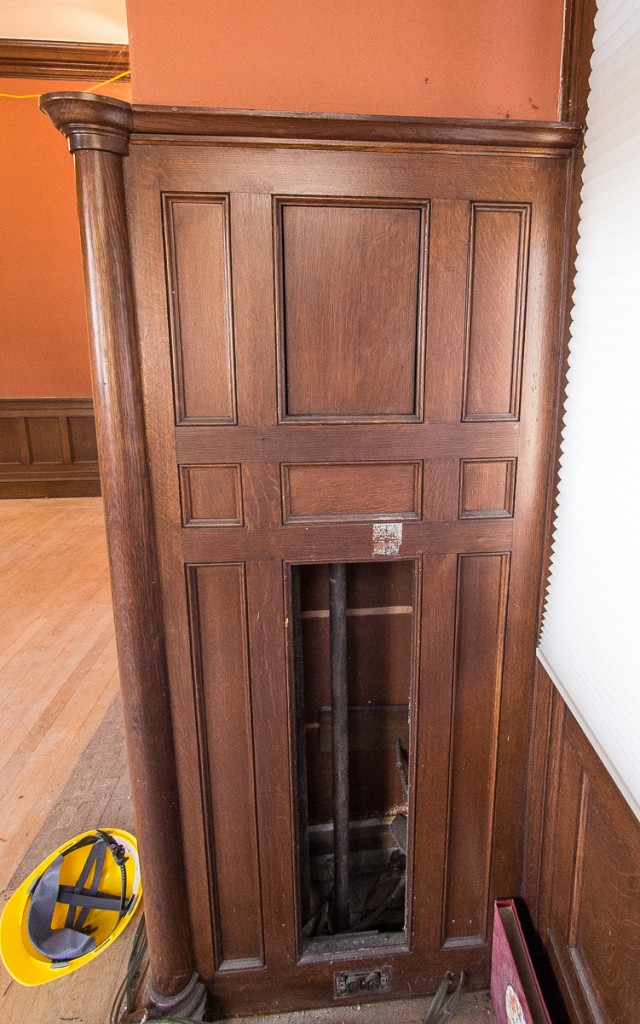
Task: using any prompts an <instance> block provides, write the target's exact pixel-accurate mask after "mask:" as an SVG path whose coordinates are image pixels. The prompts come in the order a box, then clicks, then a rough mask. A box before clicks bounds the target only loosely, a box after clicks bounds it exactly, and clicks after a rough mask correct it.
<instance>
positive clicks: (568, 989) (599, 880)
mask: <svg viewBox="0 0 640 1024" xmlns="http://www.w3.org/2000/svg"><path fill="white" fill-rule="evenodd" d="M536 683H537V687H536V701H535V714H534V719H533V730H532V738H533V746H532V757H531V760H530V784H529V813H528V840H527V862H526V869H525V896H526V899H527V904H528V907H529V910H530V913H531V917H532V920H533V924H534V926H535V928H536V930H537V933H538V936H539V937H540V940H541V942H542V945H543V947H544V951H545V954H546V958H547V962H548V964H549V966H550V967H551V970H552V972H553V974H554V976H555V982H556V984H557V987H558V989H559V991H560V994H561V996H562V1000H563V1002H564V1006H565V1009H566V1011H567V1015H568V1017H569V1019H570V1021H571V1024H613V1022H618V1021H619V1022H622V1021H637V1020H640V972H639V971H638V964H639V963H640V822H639V821H638V819H637V818H636V816H635V814H634V813H633V811H632V810H631V808H630V807H629V805H628V803H627V802H626V800H625V799H624V798H623V796H622V795H621V793H620V791H619V790H618V788H617V786H616V785H615V783H614V782H613V780H612V778H611V776H610V775H609V773H608V771H607V769H606V768H605V766H604V765H603V763H602V761H601V760H600V758H599V757H598V756H597V754H596V752H595V750H594V749H593V746H592V745H591V743H590V742H589V740H588V739H587V737H586V736H585V734H584V732H583V731H582V729H581V728H580V726H579V725H578V723H577V721H576V720H575V718H574V717H573V715H572V714H571V712H570V711H569V709H568V707H567V705H566V704H565V702H564V701H563V699H562V697H561V695H560V694H559V692H558V691H557V689H556V688H555V687H554V685H553V683H552V681H551V679H550V678H549V676H548V675H547V673H546V672H545V670H544V668H543V667H542V666H541V665H538V671H537V680H536Z"/></svg>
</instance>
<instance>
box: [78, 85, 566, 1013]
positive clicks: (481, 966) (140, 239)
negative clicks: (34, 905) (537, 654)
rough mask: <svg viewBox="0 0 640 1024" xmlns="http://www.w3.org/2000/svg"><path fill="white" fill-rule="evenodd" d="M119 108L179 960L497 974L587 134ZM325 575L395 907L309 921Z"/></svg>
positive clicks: (416, 979)
mask: <svg viewBox="0 0 640 1024" xmlns="http://www.w3.org/2000/svg"><path fill="white" fill-rule="evenodd" d="M108 102H109V103H110V104H111V106H113V102H114V101H108ZM110 116H111V115H110ZM118 116H119V117H120V118H123V117H125V116H129V115H125V114H123V113H120V114H118ZM133 128H134V131H133V134H132V136H131V139H130V145H129V148H128V154H127V155H125V156H123V157H122V167H123V169H124V179H125V190H126V208H127V212H126V217H127V231H128V236H127V237H128V250H127V251H128V254H129V255H130V258H131V262H132V277H133V295H132V302H133V308H134V309H135V329H136V333H137V339H138V349H137V357H139V359H140V370H141V382H142V415H143V424H144V436H145V438H146V441H145V445H144V457H145V459H146V460H148V471H149V481H150V494H149V498H148V500H147V498H146V497H145V498H144V503H147V504H148V511H149V516H150V520H151V522H152V526H153V529H152V535H153V542H152V541H151V540H149V542H148V543H149V544H151V543H153V544H155V547H156V549H157V579H158V581H159V588H160V593H159V596H160V600H161V611H160V612H158V613H156V612H153V611H152V614H153V615H158V614H159V615H161V625H162V632H163V634H164V642H165V648H166V666H167V678H168V689H169V697H170V704H171V716H170V722H169V725H168V728H169V729H170V731H171V735H170V745H171V748H172V751H173V752H174V754H175V767H176V776H177V789H178V794H177V795H178V804H177V805H176V806H177V810H176V812H175V813H176V814H177V815H178V822H179V829H180V832H181V836H182V846H183V857H184V867H185V876H186V900H187V911H186V917H187V919H188V928H189V932H190V937H191V942H192V945H193V950H194V966H195V968H196V970H197V971H198V972H199V974H200V976H201V977H202V978H203V979H204V980H205V981H206V983H207V984H208V986H209V987H210V989H211V990H212V991H213V993H214V995H215V999H216V1001H217V1003H218V1005H219V1007H220V1008H221V1009H222V1010H223V1011H224V1012H226V1013H238V1012H243V1011H251V1010H257V1011H264V1010H270V1011H274V1010H276V1009H288V1008H300V1007H305V1006H321V1005H327V1004H329V1005H330V1004H333V1003H334V1000H335V999H336V998H338V999H342V1000H344V1001H345V1002H346V1003H348V1002H349V1001H353V1002H358V1001H361V1000H362V998H363V995H362V992H361V991H358V992H356V991H355V990H354V991H352V992H351V994H349V989H348V987H347V992H346V994H345V991H344V986H345V985H347V986H348V984H350V983H351V981H350V978H351V974H352V973H353V972H355V973H356V974H357V973H358V972H359V976H360V977H363V976H365V977H366V976H367V975H368V973H371V972H373V974H374V975H375V976H376V979H377V982H376V984H378V983H380V981H381V979H382V983H381V984H378V991H377V995H375V994H374V995H372V996H371V997H372V998H380V997H382V998H384V997H394V996H399V995H408V994H419V993H428V992H430V991H433V990H434V988H435V986H436V985H437V983H438V982H439V980H440V978H441V977H442V974H443V972H444V971H445V970H452V971H459V970H463V969H464V970H465V972H466V973H467V976H468V979H469V984H470V985H472V986H476V987H477V986H480V985H483V984H486V982H487V980H488V970H489V950H490V938H491V937H490V928H491V914H490V907H491V902H492V900H493V899H494V898H495V897H500V896H508V895H514V894H517V893H518V892H519V891H520V885H521V871H522V830H523V814H522V807H523V805H524V799H525V771H526V747H527V738H528V727H529V714H530V700H531V677H532V668H533V657H534V649H535V629H536V614H537V599H538V586H539V570H540V559H541V550H542V532H543V513H544V499H545V493H546V484H547V473H548V459H549V448H550V418H551V409H552V406H553V400H554V393H555V387H556V383H555V381H556V372H557V368H556V354H555V353H556V351H557V343H558V329H559V323H560V315H561V311H562V310H561V303H562V297H563V291H562V283H563V279H562V266H563V259H564V255H565V235H564V228H563V224H564V217H565V205H566V193H567V187H568V181H569V168H570V160H571V154H572V147H573V145H574V144H575V141H576V139H577V133H576V132H574V131H572V130H570V129H566V128H562V127H559V126H533V127H529V126H523V125H509V124H499V125H498V124H494V125H483V126H478V125H473V124H468V125H460V124H453V125H446V124H444V123H438V122H433V123H430V122H427V121H412V120H411V119H408V120H402V119H399V120H398V121H393V120H389V119H379V120H377V119H358V118H355V119H350V118H343V119H341V118H331V117H326V118H325V117H318V118H316V119H314V118H305V117H304V116H299V117H296V116H291V117H286V116H285V115H263V116H261V115H255V116H254V115H249V114H247V115H242V114H240V115H238V114H232V113H228V114H225V113H215V112H212V113H209V114H206V113H203V114H198V113H197V112H185V113H177V114H175V115H174V114H173V113H172V112H170V111H162V110H155V109H152V108H150V109H141V110H139V111H136V110H135V109H134V112H133ZM63 130H67V131H68V133H73V132H76V137H75V138H76V141H75V142H74V145H75V144H76V143H77V144H78V145H80V146H82V145H84V144H85V143H84V142H83V139H85V136H84V135H82V134H81V130H80V129H77V128H74V127H73V125H72V126H71V127H70V128H68V129H65V128H63ZM96 138H97V139H98V143H97V144H95V145H94V143H92V145H94V148H95V149H100V147H101V146H102V144H103V143H102V141H101V139H102V136H96ZM118 145H120V143H118ZM92 158H93V154H92ZM84 166H85V167H86V168H90V167H91V165H90V163H89V161H88V160H87V162H86V163H85V165H84ZM109 173H110V172H109ZM84 201H85V200H84V199H83V198H82V196H81V203H83V202H84ZM88 206H90V204H88ZM89 219H90V215H89ZM89 278H90V283H91V273H90V274H89ZM127 301H128V300H127ZM127 322H128V323H129V324H130V323H131V321H130V320H128V321H127ZM129 329H130V328H129ZM98 333H99V331H98ZM105 447H107V445H106V442H105ZM112 454H113V453H112ZM129 457H130V453H127V458H129ZM114 459H115V462H116V464H117V454H116V455H115V456H114ZM136 472H138V470H136ZM116 475H117V473H116ZM120 482H122V481H120ZM125 483H126V481H125ZM144 486H145V487H146V483H145V485H144ZM135 498H136V495H135V493H134V494H133V495H131V494H129V497H128V499H127V500H128V501H129V502H131V501H133V502H134V504H135ZM130 535H131V530H129V531H128V536H129V540H132V538H131V536H130ZM136 554H137V553H136ZM154 557H155V556H154ZM340 564H344V565H346V566H347V570H346V573H347V575H346V579H347V609H346V630H347V643H348V645H349V647H350V651H351V654H350V658H351V663H350V667H349V669H348V672H349V673H350V678H349V687H350V694H349V704H350V708H349V729H350V732H351V756H352V758H353V766H354V767H353V771H352V772H351V775H352V778H351V784H352V790H353V792H352V796H353V802H354V806H356V807H358V808H360V811H361V813H362V815H365V813H369V812H370V813H374V812H376V813H377V811H378V810H380V808H382V809H383V810H385V811H386V810H388V808H389V806H390V805H391V804H393V803H394V802H397V801H398V799H399V798H401V797H402V792H401V790H400V788H399V782H398V781H397V780H395V781H389V778H388V773H387V775H385V771H386V768H385V765H387V764H389V765H391V767H393V758H392V754H391V752H390V749H387V750H386V752H382V753H376V749H377V748H376V743H378V745H381V744H382V745H383V746H384V744H385V743H387V744H388V743H389V741H390V737H393V736H396V737H400V739H399V742H400V749H402V745H403V744H404V745H405V746H406V748H407V753H408V792H409V796H408V810H407V809H406V808H405V812H406V813H407V814H408V848H407V850H406V854H407V859H406V881H405V889H406V891H405V898H404V927H400V928H399V929H396V930H395V931H394V930H392V929H388V930H386V931H385V930H378V929H376V928H372V929H370V930H368V931H367V932H366V933H365V934H364V935H355V936H354V935H351V934H347V935H342V936H338V937H336V938H332V939H331V941H325V940H322V941H320V940H318V941H316V940H313V941H311V940H309V938H308V934H307V932H306V929H305V928H304V926H305V923H306V915H307V906H306V904H307V903H308V899H307V897H308V893H307V891H306V889H305V884H306V883H305V870H306V868H305V855H306V854H305V849H306V846H305V844H306V842H307V836H306V833H305V832H304V828H305V827H306V826H304V827H303V824H302V822H303V820H304V815H305V814H306V815H308V823H309V825H310V832H309V834H311V832H312V831H313V829H315V830H316V831H315V833H314V836H315V837H316V839H317V838H318V836H320V838H321V834H322V828H320V827H319V825H318V822H320V824H321V823H322V819H323V815H325V811H324V810H323V808H324V807H325V805H326V803H327V795H328V793H329V790H330V784H329V783H327V786H326V787H325V786H324V784H323V782H322V780H323V779H325V778H328V776H327V775H326V770H327V768H326V766H327V758H328V757H329V752H330V751H331V738H330V737H331V730H332V728H333V724H332V723H333V714H334V713H333V711H332V708H331V707H327V706H325V701H326V700H327V698H326V697H324V696H323V694H325V693H326V691H327V686H328V683H327V676H326V673H325V667H326V664H327V662H328V658H329V634H328V632H327V628H328V627H327V619H328V616H329V612H328V605H327V600H328V599H327V593H328V591H327V580H326V570H327V567H329V566H332V567H333V566H335V565H340ZM323 574H324V575H323ZM132 586H133V587H134V588H135V581H133V582H132ZM151 586H152V590H154V592H155V584H154V583H152V585H151ZM300 591H301V593H300ZM124 628H128V627H127V625H126V623H125V627H124ZM134 639H135V637H134ZM134 646H135V644H134ZM300 650H303V654H302V655H301V654H300ZM390 652H391V654H390ZM391 655H392V656H391ZM162 656H163V657H164V654H163V655H162ZM354 661H355V662H357V664H356V666H355V668H354V665H353V662H354ZM385 661H386V662H388V663H389V664H388V665H387V666H386V668H385V672H383V671H382V669H381V665H382V664H383V663H385ZM301 663H304V671H305V687H306V689H305V693H306V697H305V695H304V694H303V693H302V691H301V689H300V679H299V667H300V664H301ZM136 671H137V670H136ZM323 673H324V674H323ZM385 673H386V674H385ZM134 674H135V673H134ZM383 677H384V678H383ZM136 679H138V676H137V675H136ZM367 679H368V680H369V682H367V683H366V686H365V682H363V680H365V681H366V680H367ZM384 680H386V681H384ZM136 685H137V686H138V689H137V690H136V696H135V700H136V702H138V701H139V702H140V703H136V707H139V708H140V709H143V708H144V706H145V701H146V699H147V697H146V696H145V693H146V691H145V686H147V684H145V681H144V675H143V674H141V676H140V679H139V680H138V683H137V684H136ZM367 686H368V687H369V689H367ZM312 692H313V694H314V695H315V696H314V697H313V700H315V701H316V705H318V706H317V709H316V710H315V711H314V710H313V708H312V709H311V710H310V705H311V704H313V701H312V700H311V697H310V696H309V695H310V694H311V693H312ZM156 697H158V694H156ZM149 699H150V700H151V697H150V698H149ZM141 713H142V710H141ZM336 713H337V712H336ZM136 714H137V712H136ZM154 714H155V715H157V716H158V715H159V716H161V717H160V718H158V720H159V721H161V722H162V723H163V727H164V726H165V725H166V715H165V716H164V717H162V715H163V714H164V713H163V712H162V711H161V710H160V711H159V710H158V706H157V704H156V705H155V711H154ZM403 716H404V719H403ZM403 720H404V724H403ZM133 731H134V735H135V727H134V730H133ZM305 737H306V738H305ZM376 737H377V738H376ZM130 746H131V744H130ZM372 751H373V754H372ZM134 756H136V757H137V756H138V755H137V754H134ZM145 756H146V755H145ZM141 764H142V766H143V767H144V758H143V757H142V755H141ZM169 769H171V770H172V768H171V765H169ZM169 769H167V770H169ZM307 769H309V772H310V773H311V774H313V773H317V778H318V779H319V780H320V781H319V782H316V783H312V782H309V788H308V791H306V794H305V796H306V798H308V800H307V803H306V804H305V801H304V800H303V801H302V804H304V807H303V809H302V810H301V806H302V804H301V792H302V789H301V786H302V783H301V777H302V776H303V775H305V773H306V771H307ZM350 771H351V768H350ZM323 773H325V774H323ZM385 779H386V781H385ZM378 784H379V786H380V793H378V795H376V793H374V790H375V788H376V786H378ZM314 785H315V789H314ZM302 788H304V787H302ZM383 791H384V792H383ZM381 794H382V795H381ZM385 794H386V795H385ZM146 800H148V796H146V795H145V794H143V795H142V796H141V801H142V802H144V801H146ZM145 806H147V805H146V804H145ZM149 806H150V807H151V808H152V810H153V806H155V805H153V806H152V804H149ZM367 809H368V811H367ZM154 813H155V811H154ZM163 813H164V811H163ZM356 825H358V827H360V826H362V828H361V829H360V833H359V834H361V833H362V832H363V828H364V824H363V821H360V822H359V823H358V822H356ZM354 831H357V829H356V828H355V826H354ZM303 833H304V834H303ZM318 841H320V840H318ZM164 856H168V854H166V853H165V854H164ZM154 857H155V866H156V867H157V866H158V864H159V863H160V862H161V860H162V857H161V855H160V853H158V852H157V851H156V853H155V854H153V853H152V854H150V855H149V862H151V861H152V860H153V859H154ZM152 866H153V865H152ZM143 868H144V861H143ZM163 886H164V883H161V884H160V885H159V889H160V890H161V891H156V892H155V893H154V894H152V895H153V896H154V897H155V899H157V900H158V901H160V902H159V903H154V905H153V913H154V914H157V920H161V919H162V913H163V910H162V899H163V897H166V895H167V893H166V888H164V890H163ZM303 931H305V934H303ZM160 932H161V930H157V931H156V935H157V936H160V937H159V938H156V941H157V942H161V941H162V940H161V934H160ZM183 945H184V943H183ZM185 948H186V946H185ZM376 972H378V973H377V974H376ZM165 977H166V972H165ZM351 980H352V979H351ZM341 986H342V987H341Z"/></svg>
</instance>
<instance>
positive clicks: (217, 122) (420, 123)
mask: <svg viewBox="0 0 640 1024" xmlns="http://www.w3.org/2000/svg"><path fill="white" fill-rule="evenodd" d="M133 114H134V118H135V131H136V133H139V134H140V135H146V136H156V137H163V138H164V139H165V140H166V141H170V140H171V139H172V138H174V139H179V138H180V136H193V135H196V136H198V135H202V136H222V137H224V138H234V137H242V138H255V139H265V140H273V139H287V140H294V139H304V140H307V141H308V140H318V141H326V142H380V143H397V144H418V145H433V144H435V145H449V146H456V147H463V148H468V147H475V146H487V147H506V148H510V147H514V148H523V147H524V148H526V147H533V148H549V149H563V148H567V149H571V148H572V147H573V146H575V145H576V143H577V142H578V141H579V135H580V130H579V127H578V125H576V124H556V123H550V122H535V121H511V120H509V121H508V122H507V121H486V120H485V121H479V120H468V121H467V120H464V119H445V118H421V117H384V116H374V115H359V114H315V113H298V112H291V111H266V110H264V111H249V110H207V109H203V108H198V107H194V108H188V107H184V108H180V109H176V108H175V107H159V106H144V105H136V106H134V107H133Z"/></svg>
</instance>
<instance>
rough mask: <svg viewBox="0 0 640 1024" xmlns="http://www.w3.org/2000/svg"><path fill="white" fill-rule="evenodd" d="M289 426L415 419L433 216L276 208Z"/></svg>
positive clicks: (354, 208)
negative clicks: (303, 421)
mask: <svg viewBox="0 0 640 1024" xmlns="http://www.w3.org/2000/svg"><path fill="white" fill-rule="evenodd" d="M276 210H277V226H278V229H279V232H280V239H279V249H280V257H279V264H278V269H279V271H280V275H281V283H280V295H281V303H282V308H281V310H280V314H279V319H280V331H281V338H280V360H281V365H280V390H281V396H280V401H281V415H282V418H283V419H286V418H296V419H302V418H304V419H306V420H316V421H322V420H330V419H349V420H357V419H360V420H362V419H364V420H376V419H384V418H392V419H400V418H405V419H406V418H408V417H412V418H417V417H419V416H420V405H421V402H420V396H421V392H422V363H423V360H422V350H423V335H424V292H425V276H424V275H425V272H426V262H425V246H426V244H427V219H426V213H427V210H426V209H425V208H424V207H420V206H416V207H413V208H407V207H405V206H401V205H399V204H393V205H391V204H389V205H387V204H386V203H384V204H382V203H380V202H377V203H375V204H374V203H373V202H372V203H371V205H368V204H367V203H366V202H362V203H360V204H355V203H353V202H348V203H346V202H342V203H335V204H331V205H327V202H326V200H325V201H324V203H322V205H321V204H320V203H319V202H317V203H313V204H307V203H305V204H304V205H303V204H300V203H297V204H293V203H292V202H284V201H283V202H282V203H279V204H278V206H277V207H276Z"/></svg>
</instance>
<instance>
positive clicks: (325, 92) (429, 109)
mask: <svg viewBox="0 0 640 1024" xmlns="http://www.w3.org/2000/svg"><path fill="white" fill-rule="evenodd" d="M563 6H564V4H563V0H351V2H348V0H322V2H320V0H268V2H266V0H231V2H227V3H221V2H216V3H214V2H212V0H189V2H188V3H183V4H176V3H175V0H127V14H128V21H129V32H130V52H131V61H132V68H133V97H134V101H135V102H137V103H161V104H168V105H176V104H183V105H191V106H215V107H244V108H250V109H267V110H315V111H331V112H340V111H343V112H345V113H360V114H411V115H422V116H432V117H486V118H505V117H511V118H525V119H541V120H555V119H556V118H557V105H558V87H559V77H560V52H561V41H562V38H561V37H562V13H563Z"/></svg>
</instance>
